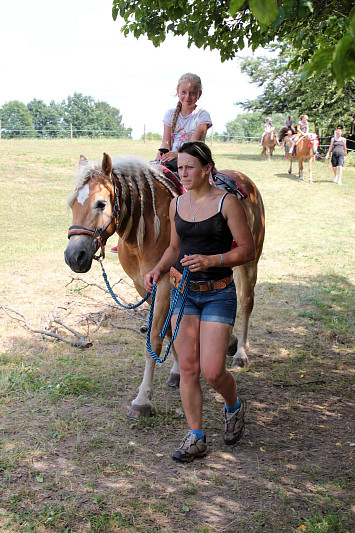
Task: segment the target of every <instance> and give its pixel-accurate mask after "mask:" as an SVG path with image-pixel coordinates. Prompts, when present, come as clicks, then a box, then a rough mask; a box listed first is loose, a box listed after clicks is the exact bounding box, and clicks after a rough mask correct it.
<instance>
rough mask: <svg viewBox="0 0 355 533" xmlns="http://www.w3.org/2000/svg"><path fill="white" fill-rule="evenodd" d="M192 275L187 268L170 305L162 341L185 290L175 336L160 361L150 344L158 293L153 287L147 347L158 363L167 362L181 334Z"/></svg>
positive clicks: (160, 334) (155, 287)
mask: <svg viewBox="0 0 355 533" xmlns="http://www.w3.org/2000/svg"><path fill="white" fill-rule="evenodd" d="M190 275H191V273H190V270H189V269H188V268H187V267H185V268H184V271H183V274H182V278H181V280H180V283H179V287H178V290H177V291H176V293H175V296H174V298H173V299H172V301H171V303H170V309H169V313H168V316H167V317H166V320H165V324H164V326H163V329H162V330H161V332H160V333H159V337H160V338H161V339H164V338H165V335H166V332H167V330H168V328H169V326H170V321H171V317H172V315H173V312H174V309H175V306H176V303H177V301H178V298H179V293H180V292H181V290H182V288H183V292H182V301H181V307H180V311H179V314H178V317H177V321H176V325H175V330H174V333H173V336H172V337H171V339H170V341H169V344H168V346H167V348H166V351H165V354H164V357H163V359H160V358H159V356H158V355H157V354H156V353H155V352H154V351H153V349H152V345H151V342H150V332H151V329H152V324H153V315H154V302H155V295H156V293H157V286H156V285H153V290H152V299H151V302H150V312H149V320H148V330H147V343H146V347H147V350H148V353H149V355H150V356H151V357H152V358H153V359H154V360H155V361H156V362H157V363H164V361H165V360H166V358H167V356H168V353H169V351H170V348H171V345H172V344H173V342H174V340H175V339H176V337H177V334H178V333H179V327H180V322H181V319H182V317H183V314H184V308H185V303H186V298H187V293H188V292H189V282H190Z"/></svg>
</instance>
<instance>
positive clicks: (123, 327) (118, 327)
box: [111, 322, 145, 337]
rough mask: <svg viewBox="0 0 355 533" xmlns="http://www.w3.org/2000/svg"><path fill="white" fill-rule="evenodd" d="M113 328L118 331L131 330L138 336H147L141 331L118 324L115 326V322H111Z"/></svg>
mask: <svg viewBox="0 0 355 533" xmlns="http://www.w3.org/2000/svg"><path fill="white" fill-rule="evenodd" d="M111 326H112V327H113V328H116V329H130V330H131V331H134V332H135V333H138V335H140V336H141V337H145V335H144V334H143V333H142V332H141V331H139V329H135V328H132V327H130V326H118V325H117V324H114V323H113V322H111Z"/></svg>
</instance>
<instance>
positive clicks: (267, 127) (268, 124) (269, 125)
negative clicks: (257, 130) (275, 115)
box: [260, 117, 276, 146]
mask: <svg viewBox="0 0 355 533" xmlns="http://www.w3.org/2000/svg"><path fill="white" fill-rule="evenodd" d="M272 131H273V132H274V133H275V135H276V132H275V128H273V127H272V120H271V117H267V119H266V123H265V124H264V131H263V132H262V134H261V138H260V146H262V145H263V140H264V137H265V135H266V134H267V133H271V132H272Z"/></svg>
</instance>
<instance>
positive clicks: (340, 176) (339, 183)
mask: <svg viewBox="0 0 355 533" xmlns="http://www.w3.org/2000/svg"><path fill="white" fill-rule="evenodd" d="M342 175H343V167H342V166H339V167H338V185H341V184H342V183H341V178H342Z"/></svg>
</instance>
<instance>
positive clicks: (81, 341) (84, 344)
mask: <svg viewBox="0 0 355 533" xmlns="http://www.w3.org/2000/svg"><path fill="white" fill-rule="evenodd" d="M0 307H1V309H2V310H3V311H4V312H5V313H6V314H7V315H8V316H9V317H10V318H11V319H12V320H17V321H18V322H22V324H23V325H24V326H25V327H26V328H27V329H29V330H30V331H32V332H33V333H39V334H40V335H43V336H44V337H49V338H54V339H57V340H59V341H62V342H66V343H67V344H70V345H71V346H75V347H79V348H89V347H90V346H92V342H90V341H89V340H88V339H86V338H85V337H84V336H83V335H82V334H81V333H79V332H78V331H75V329H73V328H71V327H70V326H68V325H67V324H65V323H64V322H62V321H61V320H60V319H58V318H57V319H53V322H57V323H58V324H60V325H61V326H62V327H63V328H65V329H67V330H68V331H70V332H71V333H72V334H73V335H74V336H75V337H76V339H74V340H73V339H69V338H68V337H64V336H63V335H59V334H58V333H55V332H53V331H48V330H47V329H38V328H34V327H33V326H31V324H30V323H29V321H28V318H27V317H26V316H25V315H23V314H22V313H20V312H19V311H16V309H12V308H11V307H6V306H4V305H2V304H1V303H0ZM49 323H50V322H49Z"/></svg>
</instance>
